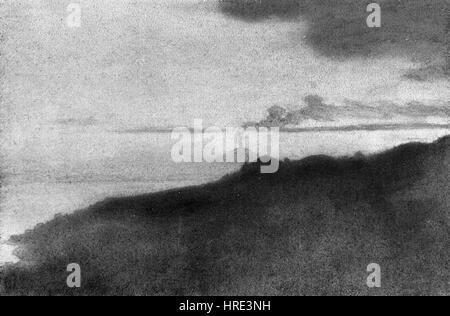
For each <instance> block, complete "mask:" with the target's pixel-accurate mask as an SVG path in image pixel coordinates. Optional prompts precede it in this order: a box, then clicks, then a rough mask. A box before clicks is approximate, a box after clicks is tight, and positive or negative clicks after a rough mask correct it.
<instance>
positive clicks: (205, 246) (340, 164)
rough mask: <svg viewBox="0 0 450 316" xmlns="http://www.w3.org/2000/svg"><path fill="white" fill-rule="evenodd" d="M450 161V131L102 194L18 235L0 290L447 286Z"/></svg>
mask: <svg viewBox="0 0 450 316" xmlns="http://www.w3.org/2000/svg"><path fill="white" fill-rule="evenodd" d="M449 166H450V137H446V138H442V139H440V140H438V141H437V142H435V143H433V144H419V143H412V144H407V145H403V146H400V147H397V148H394V149H392V150H389V151H387V152H384V153H381V154H377V155H373V156H363V155H356V156H354V157H348V158H339V159H337V158H336V159H335V158H330V157H325V156H316V157H310V158H306V159H303V160H300V161H287V160H286V161H283V162H281V165H280V170H279V172H278V173H276V174H260V173H259V166H258V163H254V164H246V165H244V166H243V168H242V170H240V171H239V172H237V173H235V174H231V175H229V176H226V177H224V178H223V179H221V180H220V181H217V182H215V183H210V184H207V185H203V186H199V187H189V188H183V189H176V190H171V191H166V192H160V193H156V194H148V195H143V196H138V197H130V198H117V199H108V200H105V201H103V202H101V203H98V204H96V205H93V206H92V207H89V208H88V209H85V210H81V211H78V212H76V213H74V214H71V215H67V216H58V217H56V218H55V219H54V220H52V221H50V222H48V223H46V224H42V225H39V226H37V227H36V228H34V229H33V230H31V231H28V232H26V233H25V234H23V235H21V236H15V237H13V239H12V241H14V242H17V243H19V244H21V245H22V247H21V248H20V251H19V253H18V255H19V256H20V258H21V259H22V260H23V261H22V264H17V265H10V266H7V267H3V271H2V272H3V275H4V276H5V277H6V278H7V279H8V280H13V282H10V283H9V284H12V286H10V287H7V288H6V289H4V293H3V294H10V295H15V294H38V295H85V294H98V295H125V294H132V295H164V294H165V295H227V294H228V295H338V294H342V295H350V294H355V295H398V294H405V295H412V294H421V295H432V294H444V295H445V294H447V295H448V294H450V290H449V281H450V253H449V249H450V211H449V210H450V187H449V184H450V181H449V180H450V179H449V177H450V169H449ZM23 262H25V263H26V264H23ZM69 263H78V264H79V265H80V266H81V269H82V286H81V288H79V289H70V288H68V287H67V285H66V278H67V276H68V274H69V273H68V272H67V271H66V267H67V265H68V264H69ZM370 263H378V264H379V265H380V266H381V269H382V287H381V288H379V289H369V288H368V287H367V285H366V279H367V276H368V274H369V273H367V272H366V268H367V266H368V265H369V264H370Z"/></svg>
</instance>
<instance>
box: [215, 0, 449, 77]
mask: <svg viewBox="0 0 450 316" xmlns="http://www.w3.org/2000/svg"><path fill="white" fill-rule="evenodd" d="M372 2H377V3H379V4H380V5H381V7H382V27H381V28H368V27H367V25H366V18H367V16H368V13H367V12H366V7H367V5H368V4H369V3H372ZM219 8H220V10H221V11H222V12H223V13H224V14H227V15H229V16H232V17H235V18H239V19H243V20H246V21H249V22H262V21H264V20H266V19H268V18H270V17H277V18H280V19H299V20H303V21H307V22H308V25H309V29H308V32H307V37H306V41H307V42H308V43H309V44H310V45H312V47H314V48H315V49H316V50H317V51H319V52H320V53H322V54H324V55H326V56H334V57H349V56H357V55H363V56H364V55H365V56H367V55H370V54H372V53H389V54H392V53H394V54H403V55H406V56H408V57H411V58H412V59H414V60H416V61H421V62H427V63H428V64H427V66H424V69H423V71H424V72H425V74H428V73H429V72H430V71H431V70H433V72H436V73H437V74H438V75H442V74H443V73H444V72H446V71H448V70H449V67H450V64H446V61H445V59H446V56H448V54H447V52H448V47H449V45H450V44H449V43H450V39H449V28H450V4H449V1H448V0H378V1H368V0H363V1H359V0H258V1H255V0H221V1H220V2H219ZM302 35H303V34H301V35H300V34H299V37H298V38H293V40H294V41H295V40H297V41H301V40H304V39H303V38H302V37H301V36H302ZM447 63H448V61H447ZM417 77H418V78H422V77H423V75H422V74H421V73H420V71H419V73H418V72H417V71H416V72H415V73H413V74H410V79H416V78H417Z"/></svg>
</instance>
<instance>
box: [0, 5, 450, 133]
mask: <svg viewBox="0 0 450 316" xmlns="http://www.w3.org/2000/svg"><path fill="white" fill-rule="evenodd" d="M74 1H75V0H74ZM78 2H79V3H80V5H81V9H82V11H81V27H80V28H69V27H68V26H67V24H66V17H67V15H68V13H67V12H66V7H67V5H68V4H69V3H70V1H59V0H58V1H56V0H29V1H20V2H19V1H12V2H11V3H9V4H8V2H7V1H3V2H2V4H1V7H0V8H1V10H2V11H3V12H2V15H4V16H5V19H4V20H2V21H3V22H2V23H3V24H4V25H3V26H2V27H5V36H4V37H3V38H2V42H1V51H2V55H3V56H2V60H1V62H2V68H3V69H4V76H3V78H2V91H3V95H2V96H3V98H2V99H1V101H0V102H1V103H2V105H1V115H2V120H3V122H2V127H3V131H4V132H5V133H6V134H7V135H8V134H9V135H13V136H14V135H15V136H14V137H16V138H17V137H18V136H17V135H21V136H20V137H22V136H23V137H27V135H34V134H36V133H45V131H47V130H48V129H51V128H53V127H54V126H59V128H61V126H62V128H64V126H67V127H68V128H69V127H71V126H78V127H80V128H87V127H95V128H99V129H102V130H121V129H133V128H145V127H152V126H158V127H161V126H191V125H192V124H193V121H194V119H203V120H204V122H205V125H216V126H240V125H241V124H243V123H244V122H248V121H259V120H261V119H263V118H264V117H265V116H266V111H267V109H268V108H270V107H271V106H273V105H279V106H282V107H286V108H287V109H288V110H290V111H295V110H298V109H299V108H301V107H303V106H305V102H304V99H305V97H307V96H311V95H317V96H320V98H322V99H323V100H324V102H326V103H327V104H332V105H333V106H340V105H345V104H346V102H347V103H348V102H354V103H361V104H364V105H369V106H370V105H374V106H376V105H379V104H380V103H383V102H384V103H386V102H390V103H395V104H397V105H398V106H402V105H406V104H408V102H412V101H414V102H420V103H421V104H423V105H424V106H426V105H436V104H439V105H442V103H443V102H444V103H445V102H447V103H446V104H448V101H450V81H449V80H448V78H434V79H432V80H424V81H417V80H409V79H407V78H405V74H407V73H408V72H409V71H411V69H416V68H420V67H422V65H421V64H420V63H418V62H417V61H412V60H411V59H410V58H408V56H404V55H396V54H390V53H387V54H385V55H383V54H382V55H378V56H376V57H371V58H367V57H363V56H357V55H355V56H350V57H348V58H345V59H336V58H333V57H332V56H331V57H330V56H326V55H324V54H323V53H321V52H320V51H318V50H317V49H315V48H314V47H312V46H311V45H310V43H308V41H307V35H308V30H309V27H310V26H309V25H308V21H307V20H306V19H305V20H303V19H302V17H299V18H297V19H284V18H280V17H278V16H276V15H274V16H271V17H270V16H269V17H267V18H265V19H263V20H261V21H248V20H245V19H240V18H236V17H233V16H230V15H227V14H224V12H222V11H221V10H219V8H218V7H217V3H216V2H215V1H213V0H211V1H198V0H183V1H182V0H147V1H144V0H98V1H86V0H79V1H78ZM302 39H304V40H302Z"/></svg>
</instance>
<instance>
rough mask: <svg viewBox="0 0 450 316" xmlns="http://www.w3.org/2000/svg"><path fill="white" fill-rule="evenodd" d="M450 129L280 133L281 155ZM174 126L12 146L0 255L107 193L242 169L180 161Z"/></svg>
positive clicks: (357, 147)
mask: <svg viewBox="0 0 450 316" xmlns="http://www.w3.org/2000/svg"><path fill="white" fill-rule="evenodd" d="M448 134H450V132H449V130H447V129H435V130H412V131H411V130H404V131H370V132H369V131H357V132H339V133H337V132H320V133H319V132H303V133H282V134H281V135H280V155H281V157H282V158H283V157H288V158H291V159H300V158H303V157H306V156H310V155H316V154H327V155H332V156H344V155H351V154H353V153H355V152H358V151H362V152H363V153H375V152H379V151H382V150H385V149H388V148H392V147H394V146H396V145H399V144H402V143H408V142H412V141H421V142H432V141H434V140H436V139H437V138H439V137H441V136H444V135H448ZM173 143H174V141H172V140H171V139H170V134H164V133H161V134H117V133H98V131H92V133H91V132H86V131H71V132H67V131H66V132H61V131H59V132H55V133H54V134H45V135H41V136H40V137H39V136H37V137H36V139H34V140H33V141H32V142H29V143H26V144H21V145H20V146H19V147H14V148H13V147H10V148H9V151H8V152H9V154H8V155H7V156H6V157H5V158H4V162H3V164H4V166H3V170H4V171H6V178H5V179H4V181H3V184H2V187H1V191H0V194H1V199H0V229H1V230H0V233H1V243H0V263H4V262H12V261H15V259H16V258H15V257H14V256H13V255H12V250H13V249H14V247H12V246H11V245H8V244H6V241H7V240H8V239H9V238H10V236H11V235H14V234H20V233H23V232H24V231H25V230H27V229H31V228H33V227H34V226H35V225H36V224H38V223H42V222H46V221H48V220H51V219H52V218H53V217H54V216H55V215H56V214H58V213H62V214H67V213H70V212H73V211H75V210H77V209H81V208H84V207H87V206H89V205H91V204H93V203H95V202H98V201H100V200H102V199H105V198H106V197H112V196H125V195H134V194H141V193H148V192H155V191H160V190H165V189H169V188H175V187H183V186H188V185H195V184H201V183H205V182H209V181H213V180H216V179H219V178H220V177H222V176H224V175H225V174H227V173H230V172H233V171H235V170H237V169H238V168H239V167H240V166H239V164H227V163H224V164H207V163H201V164H198V163H185V164H175V163H173V162H172V160H171V156H170V150H171V146H172V144H173Z"/></svg>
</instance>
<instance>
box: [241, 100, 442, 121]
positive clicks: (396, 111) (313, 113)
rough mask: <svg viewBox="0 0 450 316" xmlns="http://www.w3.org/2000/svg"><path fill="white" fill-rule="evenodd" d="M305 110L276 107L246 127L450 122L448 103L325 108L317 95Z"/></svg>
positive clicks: (356, 104)
mask: <svg viewBox="0 0 450 316" xmlns="http://www.w3.org/2000/svg"><path fill="white" fill-rule="evenodd" d="M304 104H305V105H304V106H303V107H302V108H300V109H297V110H290V111H289V110H287V109H286V108H284V107H281V106H278V105H275V106H273V107H271V108H269V109H268V115H267V117H266V118H265V119H263V120H261V121H260V122H258V123H256V124H252V123H248V124H247V125H259V126H279V127H284V126H288V125H294V126H299V125H301V124H302V123H304V122H306V121H316V122H322V123H326V122H342V121H346V120H347V121H349V120H350V121H357V120H360V121H368V120H370V121H372V122H384V123H392V122H403V123H408V122H409V123H412V122H414V123H426V122H427V119H428V118H438V119H444V120H448V119H450V102H447V104H445V103H442V104H439V105H425V104H423V103H420V102H410V103H408V104H407V105H398V104H395V103H392V102H384V103H381V104H379V105H377V106H369V105H365V104H362V103H360V102H355V101H346V104H344V105H340V106H338V105H334V104H327V103H325V102H324V99H323V98H322V97H320V96H318V95H308V96H306V97H305V98H304Z"/></svg>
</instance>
